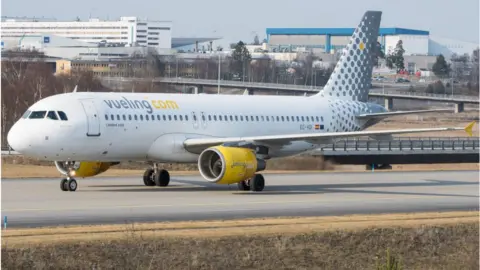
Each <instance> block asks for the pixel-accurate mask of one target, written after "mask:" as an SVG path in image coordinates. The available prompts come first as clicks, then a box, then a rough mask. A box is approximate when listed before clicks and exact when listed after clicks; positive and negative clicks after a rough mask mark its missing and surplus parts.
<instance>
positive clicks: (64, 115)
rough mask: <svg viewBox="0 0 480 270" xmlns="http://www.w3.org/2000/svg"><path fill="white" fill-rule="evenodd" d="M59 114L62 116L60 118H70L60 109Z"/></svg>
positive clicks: (64, 119) (65, 119)
mask: <svg viewBox="0 0 480 270" xmlns="http://www.w3.org/2000/svg"><path fill="white" fill-rule="evenodd" d="M58 115H59V116H60V119H62V120H63V121H67V120H68V118H67V115H66V114H65V113H64V112H62V111H58Z"/></svg>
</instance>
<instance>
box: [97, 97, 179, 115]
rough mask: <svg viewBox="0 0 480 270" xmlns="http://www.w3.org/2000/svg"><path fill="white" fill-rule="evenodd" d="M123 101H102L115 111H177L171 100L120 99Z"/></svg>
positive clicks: (175, 104)
mask: <svg viewBox="0 0 480 270" xmlns="http://www.w3.org/2000/svg"><path fill="white" fill-rule="evenodd" d="M122 98H123V99H121V100H112V99H107V100H104V102H105V104H107V106H108V107H109V108H110V109H113V107H115V108H117V109H121V108H124V109H144V110H147V112H148V113H152V112H153V108H155V109H172V110H176V109H178V104H177V103H176V102H175V101H173V100H151V101H148V100H138V99H137V100H129V99H127V98H126V97H122Z"/></svg>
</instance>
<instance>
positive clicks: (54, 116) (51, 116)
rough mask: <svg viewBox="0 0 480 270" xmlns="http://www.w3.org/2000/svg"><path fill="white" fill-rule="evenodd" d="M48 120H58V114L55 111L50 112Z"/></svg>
mask: <svg viewBox="0 0 480 270" xmlns="http://www.w3.org/2000/svg"><path fill="white" fill-rule="evenodd" d="M47 118H49V119H52V120H58V117H57V114H56V113H55V111H49V112H48V113H47Z"/></svg>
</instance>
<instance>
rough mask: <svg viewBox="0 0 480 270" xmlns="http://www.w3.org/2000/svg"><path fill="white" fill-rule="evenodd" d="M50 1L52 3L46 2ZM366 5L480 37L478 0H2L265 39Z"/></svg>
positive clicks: (8, 10)
mask: <svg viewBox="0 0 480 270" xmlns="http://www.w3.org/2000/svg"><path fill="white" fill-rule="evenodd" d="M47 3H48V5H47ZM366 10H380V11H383V14H382V22H381V27H402V28H412V29H419V30H427V31H430V34H431V35H435V36H440V37H445V38H452V39H458V40H462V41H468V42H476V43H479V0H454V1H453V0H401V1H393V0H363V1H358V0H345V1H331V0H329V1H325V0H303V1H302V0H296V1H292V0H276V1H273V0H242V1H221V0H202V1H188V0H183V1H178V0H167V1H159V0H135V1H129V2H127V1H118V0H117V1H114V0H81V1H78V0H75V1H65V0H41V1H39V0H2V10H1V13H2V16H29V17H30V16H36V17H41V16H45V17H54V18H56V19H57V20H73V19H74V18H76V17H77V16H78V17H80V19H82V20H87V19H88V17H89V16H90V14H91V16H92V17H97V18H100V19H107V18H109V19H115V18H119V17H120V16H137V17H148V18H149V19H156V20H170V21H173V29H172V30H173V31H172V35H173V36H174V37H187V36H189V37H192V36H193V37H202V36H221V37H223V38H224V39H225V41H224V42H226V43H227V44H228V42H237V41H238V40H244V41H246V42H248V43H250V42H252V41H253V36H254V33H255V32H256V33H257V34H258V35H259V37H260V41H261V40H262V39H263V38H265V35H266V34H265V30H266V28H268V27H306V28H314V27H356V25H357V24H358V22H359V21H360V19H361V16H362V15H363V13H364V12H365V11H366Z"/></svg>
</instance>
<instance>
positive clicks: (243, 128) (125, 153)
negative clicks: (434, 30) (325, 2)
mask: <svg viewBox="0 0 480 270" xmlns="http://www.w3.org/2000/svg"><path fill="white" fill-rule="evenodd" d="M385 5H387V4H385ZM279 8H281V7H279ZM199 9H200V7H199ZM357 13H358V19H356V21H358V25H352V28H328V25H324V26H323V25H322V26H323V27H325V28H268V27H266V28H265V36H266V38H265V41H266V42H264V43H263V44H259V45H251V44H247V46H246V47H247V49H248V50H249V52H250V53H251V55H252V62H255V61H258V59H261V58H264V57H270V58H271V59H274V60H275V61H276V62H279V63H281V62H284V63H291V62H295V61H297V60H298V59H299V57H300V56H305V55H309V54H313V55H315V56H316V57H318V58H320V59H322V60H321V61H322V62H328V63H332V65H333V67H334V68H333V70H332V72H331V73H329V74H328V78H327V79H326V80H325V83H324V84H322V85H317V84H315V85H313V84H310V85H307V82H306V81H305V82H304V83H302V84H295V83H273V82H271V83H267V82H261V81H248V80H245V79H243V80H242V79H235V80H234V79H225V78H222V77H221V74H222V72H221V70H222V69H224V68H226V66H225V65H226V64H225V65H220V61H219V62H218V65H217V64H216V63H217V62H213V61H212V62H208V61H205V63H206V64H207V65H208V64H210V65H214V70H215V72H216V70H217V68H218V73H215V72H212V74H210V77H211V78H210V77H209V76H208V72H209V69H208V67H207V68H206V69H199V70H198V71H197V69H196V68H195V67H193V66H192V65H190V64H188V62H186V63H187V64H184V65H182V66H180V67H179V66H178V59H197V60H198V59H204V60H205V59H219V60H221V59H222V57H224V56H226V55H229V54H230V53H231V49H230V48H225V49H223V50H221V51H217V50H216V45H215V42H216V41H218V40H221V39H222V37H201V38H200V37H174V35H173V34H172V33H174V31H173V29H174V24H173V23H172V22H171V21H161V20H152V19H148V18H140V17H134V16H124V17H120V19H118V20H111V21H104V20H99V19H90V20H89V21H81V20H76V21H71V22H57V21H55V20H54V19H48V18H41V19H40V18H34V19H32V18H21V17H15V18H14V17H2V28H3V29H2V30H3V31H2V50H3V52H6V53H2V91H3V92H2V111H3V112H2V119H3V120H2V121H3V125H2V135H3V136H2V143H4V144H3V145H2V189H3V192H2V221H3V222H2V226H3V231H2V244H3V245H2V267H3V268H6V269H46V268H48V269H181V270H183V269H384V270H386V269H392V270H393V269H396V270H397V269H403V268H405V269H478V267H479V260H478V258H479V257H478V251H479V239H478V237H477V236H478V231H479V226H478V217H479V212H478V211H479V208H480V206H479V198H480V194H479V181H478V179H479V176H480V175H479V169H480V167H479V164H480V160H479V157H480V155H479V148H480V139H479V125H478V124H479V123H478V121H479V119H480V118H479V115H478V112H479V110H478V106H479V104H480V100H479V98H478V91H477V96H475V95H472V94H469V95H466V94H465V95H463V94H458V93H454V87H453V80H452V85H449V87H444V88H443V90H444V91H445V92H442V93H427V92H424V91H419V89H425V88H428V86H431V87H433V86H432V85H435V84H437V82H439V83H441V82H440V81H436V82H435V83H430V82H422V81H420V80H416V81H411V82H408V83H402V82H397V81H391V82H390V81H380V80H376V79H377V78H378V77H377V76H376V75H375V73H376V72H378V70H380V69H382V68H375V67H374V58H375V54H376V53H378V52H377V51H376V50H375V48H376V46H377V45H380V47H381V48H383V50H385V52H386V53H388V51H391V50H392V49H393V48H394V47H395V46H396V44H397V42H398V41H399V40H402V42H403V47H404V49H405V66H406V69H407V70H408V71H417V70H426V71H430V70H431V69H432V68H433V63H434V62H435V59H436V57H437V55H438V54H443V55H445V57H446V59H447V60H448V58H449V57H451V56H452V55H453V54H457V55H462V54H465V53H466V54H472V52H473V51H474V50H475V49H477V48H478V44H472V43H468V42H462V41H458V40H452V39H447V38H440V37H437V36H435V35H431V33H430V31H429V30H428V29H427V30H422V29H407V28H401V27H385V28H380V22H381V20H382V19H384V16H385V14H384V13H382V12H381V11H371V10H365V11H358V12H357ZM207 15H208V14H207ZM432 16H433V15H432ZM324 24H326V23H325V22H324ZM19 49H20V50H31V49H35V50H38V51H40V52H41V53H42V56H43V57H44V58H43V60H45V62H47V63H51V64H52V65H51V66H52V69H51V70H45V69H40V68H38V67H39V66H40V67H42V68H43V67H44V66H43V65H37V64H36V63H35V61H29V60H25V59H21V54H18V53H19V52H18V50H19ZM157 57H158V58H157ZM151 58H155V59H172V61H171V62H170V63H168V68H165V70H168V71H169V72H168V73H165V74H162V76H159V75H158V74H157V70H153V71H151V73H149V74H146V73H145V72H147V71H148V70H147V69H146V68H145V67H146V66H147V65H148V63H149V61H150V60H151ZM183 63H185V62H183ZM202 63H203V62H202ZM257 63H258V62H257ZM162 65H165V66H166V65H167V64H164V63H162ZM312 66H313V65H312ZM36 68H38V70H37V69H36ZM210 68H211V66H210ZM83 69H87V70H89V71H91V72H89V73H86V74H87V75H85V74H81V75H79V77H75V76H59V75H61V74H65V75H70V74H71V73H72V70H83ZM179 69H180V70H184V71H180V72H179V71H178V70H179ZM138 70H140V71H141V72H142V74H139V73H138V72H137V71H138ZM252 70H253V71H252V72H253V73H255V72H258V73H261V72H259V71H258V70H255V69H252ZM272 70H273V68H272ZM267 71H268V72H270V70H267ZM469 71H473V72H478V65H477V70H475V65H473V68H471V69H469ZM148 72H150V71H148ZM263 72H264V73H263V74H265V73H266V72H265V71H263ZM385 72H386V73H389V72H392V71H385ZM200 73H207V76H206V77H199V76H196V75H198V74H200ZM272 73H273V72H272ZM313 73H314V72H311V71H310V74H308V76H309V78H312V80H313V77H314V75H313ZM167 74H168V75H167ZM172 74H173V75H172ZM185 74H188V75H192V74H193V75H192V76H183V75H185ZM249 74H250V73H249ZM315 74H316V73H315ZM212 75H213V76H212ZM470 75H471V74H470ZM473 75H475V74H473ZM325 76H326V75H325ZM464 77H465V78H466V79H465V80H469V81H468V83H472V81H471V80H472V79H471V77H472V76H464ZM477 78H478V77H477ZM462 83H465V84H466V82H462ZM117 85H118V86H119V87H118V88H117ZM170 86H174V87H177V88H181V87H184V88H189V89H190V88H191V89H194V91H192V92H187V91H185V92H178V91H177V92H175V91H174V92H173V93H172V92H170V91H169V90H170V88H169V87H170ZM135 87H142V88H140V89H141V90H138V88H135ZM435 87H436V86H435ZM450 87H451V88H450ZM455 87H460V86H455ZM455 89H456V88H455ZM447 91H448V92H447ZM373 99H376V101H373ZM399 265H401V266H402V267H403V268H401V267H399Z"/></svg>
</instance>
